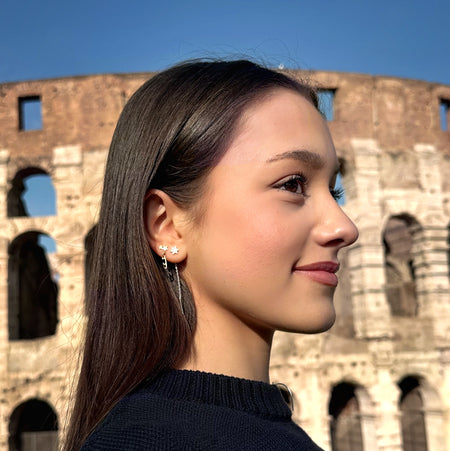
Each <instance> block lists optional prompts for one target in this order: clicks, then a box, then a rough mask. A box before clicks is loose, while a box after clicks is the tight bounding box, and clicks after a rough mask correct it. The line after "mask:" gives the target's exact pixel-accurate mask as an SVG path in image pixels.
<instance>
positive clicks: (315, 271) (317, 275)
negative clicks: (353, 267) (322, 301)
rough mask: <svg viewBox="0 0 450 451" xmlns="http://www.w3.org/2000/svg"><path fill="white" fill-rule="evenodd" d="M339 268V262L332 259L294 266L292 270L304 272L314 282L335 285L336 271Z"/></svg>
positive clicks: (336, 280) (336, 282) (336, 279)
mask: <svg viewBox="0 0 450 451" xmlns="http://www.w3.org/2000/svg"><path fill="white" fill-rule="evenodd" d="M338 269H339V263H336V262H332V261H324V262H316V263H311V264H309V265H303V266H296V267H295V268H294V272H298V273H301V274H304V275H305V276H307V277H309V278H310V279H312V280H314V281H315V282H319V283H321V284H323V285H328V286H331V287H335V286H337V284H338V278H337V276H336V274H335V273H336V272H337V271H338Z"/></svg>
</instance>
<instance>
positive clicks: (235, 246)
mask: <svg viewBox="0 0 450 451" xmlns="http://www.w3.org/2000/svg"><path fill="white" fill-rule="evenodd" d="M283 215H284V213H283V212H282V211H281V210H279V209H276V208H272V207H270V206H269V208H268V206H267V205H257V204H256V203H255V202H243V201H242V199H241V200H238V201H236V200H234V199H233V200H230V202H227V203H223V204H222V205H221V208H217V209H216V210H215V211H214V214H212V215H211V216H210V217H209V220H208V221H207V223H206V224H205V229H204V238H205V240H206V241H208V243H209V244H208V247H209V248H211V249H212V248H214V250H215V251H214V252H215V255H214V256H212V261H210V264H212V265H214V266H215V265H218V266H219V268H220V271H221V272H222V273H225V275H226V276H229V277H232V278H233V279H234V280H236V279H237V280H239V279H243V278H245V279H247V280H251V279H255V280H260V278H261V277H272V276H273V277H274V276H275V275H276V274H275V273H274V271H275V268H277V267H282V268H283V267H286V268H289V269H290V268H291V267H292V264H293V263H294V261H295V256H296V255H297V251H298V243H295V240H298V230H297V231H296V230H295V227H293V226H292V220H291V221H289V220H286V218H285V217H283ZM295 232H297V233H295Z"/></svg>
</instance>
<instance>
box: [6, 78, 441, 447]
mask: <svg viewBox="0 0 450 451" xmlns="http://www.w3.org/2000/svg"><path fill="white" fill-rule="evenodd" d="M293 75H295V76H301V77H306V78H311V79H312V80H314V82H315V83H317V84H318V85H319V86H321V87H323V88H328V89H335V90H336V91H335V99H334V120H333V121H332V122H330V123H329V126H330V129H331V132H332V135H333V138H334V141H335V145H336V148H337V151H338V154H339V157H340V158H341V159H342V160H343V162H344V169H345V171H343V183H344V186H345V188H346V193H347V203H346V205H345V206H344V209H345V210H346V211H347V213H348V214H349V216H350V217H352V218H353V219H354V220H355V222H356V223H357V225H358V227H359V229H360V239H359V240H358V242H357V243H356V244H355V245H353V246H352V247H351V248H350V249H348V250H346V251H345V252H343V255H342V258H341V260H342V269H341V276H340V279H341V283H340V285H339V287H338V290H337V293H336V299H335V303H336V309H337V312H338V319H337V321H336V324H335V326H334V327H333V328H332V329H331V331H329V332H328V333H325V334H321V335H317V336H297V335H288V334H278V335H277V338H276V340H275V344H274V353H273V360H272V379H273V380H274V381H282V382H284V383H286V384H287V385H289V386H290V388H291V389H292V391H293V392H294V397H295V401H296V408H295V411H294V417H295V418H296V420H297V421H298V422H299V423H300V424H301V425H302V426H304V428H305V429H306V430H307V431H308V432H309V433H310V434H311V435H312V436H313V438H314V439H315V440H316V441H317V442H318V443H319V444H320V445H321V446H323V447H324V449H330V440H331V439H330V426H329V424H330V423H329V420H330V415H329V410H328V409H329V407H328V406H329V403H330V397H331V393H332V390H333V387H335V386H336V385H337V384H340V383H342V382H346V383H349V384H353V385H354V386H355V393H356V397H357V400H358V405H359V412H360V416H361V425H362V426H361V428H362V436H363V441H364V449H366V450H369V451H376V450H383V451H400V450H401V449H402V435H401V426H400V423H401V421H400V420H401V412H400V409H399V400H400V396H401V391H400V388H399V385H398V384H399V382H400V381H401V380H403V379H404V378H405V377H407V376H413V377H416V378H417V379H418V380H420V381H421V384H420V393H421V396H422V398H423V402H424V407H423V409H424V416H425V426H426V431H427V440H428V448H429V450H438V451H441V450H442V451H444V450H446V449H450V300H449V262H448V257H449V251H448V247H449V245H448V240H449V223H450V181H449V177H448V174H450V132H449V131H443V130H441V126H440V119H439V102H440V99H450V86H445V85H438V84H432V83H426V82H421V81H414V80H405V79H396V78H390V77H372V76H368V75H357V74H340V73H333V72H311V73H300V72H293ZM149 76H151V74H135V75H98V76H88V77H76V78H65V79H56V80H43V81H31V82H21V83H8V84H4V85H0V355H1V359H0V450H3V449H5V450H6V449H7V443H8V435H9V425H10V419H11V416H12V414H13V412H14V410H15V408H16V407H17V406H19V405H20V404H21V403H23V402H25V401H27V400H30V399H39V400H43V401H46V402H47V403H48V404H49V405H50V406H51V407H52V408H53V410H54V411H55V412H56V414H57V416H58V422H59V428H60V429H61V428H62V426H63V425H64V422H65V419H66V411H67V407H68V400H69V395H70V382H69V380H68V374H70V373H71V372H72V371H73V370H74V368H75V367H76V364H77V356H78V349H79V343H80V339H81V332H82V329H83V324H84V320H85V318H84V314H83V290H84V280H83V279H84V259H85V245H84V240H85V237H86V235H87V234H88V233H89V231H90V230H91V228H92V227H93V226H94V225H95V222H96V217H97V213H98V203H99V198H100V195H101V189H102V175H103V170H104V163H105V159H106V154H107V148H108V145H109V142H110V140H111V136H112V133H113V129H114V124H115V122H116V120H117V118H118V115H119V113H120V110H121V108H122V107H123V105H124V103H125V101H126V100H127V98H129V96H130V95H131V94H132V92H134V91H135V90H136V88H137V87H138V86H139V85H140V84H142V82H143V81H144V80H145V79H147V78H148V77H149ZM31 95H39V96H40V97H41V101H42V119H43V128H42V130H36V131H19V129H18V127H19V125H18V124H19V117H18V98H19V97H21V96H31ZM448 120H449V122H450V118H448ZM27 167H38V168H40V169H42V170H44V171H45V172H47V173H48V174H49V175H50V176H51V177H52V181H53V184H54V187H55V190H56V194H57V214H56V216H52V217H18V218H8V217H7V214H6V198H7V193H8V191H9V190H10V188H11V181H12V180H13V179H14V177H15V175H16V173H17V172H18V171H19V170H21V169H24V168H27ZM391 217H400V218H407V219H408V221H409V222H410V223H411V224H412V225H411V227H410V229H409V230H410V232H411V236H412V238H411V239H412V257H411V258H412V265H413V267H414V277H415V290H416V291H415V293H416V294H415V296H416V302H417V312H416V314H415V315H414V316H412V317H407V316H395V315H393V314H392V311H391V307H390V305H389V302H388V298H387V296H386V290H385V288H386V267H385V264H386V256H385V248H384V245H383V234H384V231H385V226H386V224H387V222H388V220H389V218H391ZM32 230H34V231H39V232H42V233H45V234H48V235H49V236H51V237H52V238H54V239H55V241H56V243H57V250H56V254H55V255H54V256H53V257H52V262H53V265H54V266H56V268H57V271H58V273H59V281H58V284H59V295H58V311H59V323H58V328H57V332H56V334H55V335H53V336H49V337H45V338H38V339H34V340H10V339H9V338H8V289H7V285H8V258H9V257H8V246H9V245H10V244H11V243H12V241H13V240H14V239H15V238H16V237H18V236H19V235H21V234H22V233H25V232H28V231H32Z"/></svg>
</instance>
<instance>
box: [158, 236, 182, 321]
mask: <svg viewBox="0 0 450 451" xmlns="http://www.w3.org/2000/svg"><path fill="white" fill-rule="evenodd" d="M159 249H160V250H162V251H163V254H162V257H161V258H162V265H163V268H164V269H165V270H166V271H167V275H168V276H169V279H170V280H171V281H173V275H172V273H171V272H170V271H169V268H168V265H167V258H166V252H167V250H168V249H169V247H168V246H166V245H165V244H161V245H160V246H159ZM178 251H179V249H178V248H177V247H176V246H171V248H170V253H171V254H172V255H175V254H178ZM174 266H175V276H176V278H177V290H178V302H179V303H180V308H181V312H182V313H183V315H184V308H183V302H182V299H181V280H180V274H179V272H178V265H177V264H176V263H175V264H174Z"/></svg>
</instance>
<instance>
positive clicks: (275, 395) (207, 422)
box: [81, 370, 320, 451]
mask: <svg viewBox="0 0 450 451" xmlns="http://www.w3.org/2000/svg"><path fill="white" fill-rule="evenodd" d="M81 449H82V451H93V450H96V451H100V450H117V451H133V450H208V451H209V450H223V451H225V450H226V451H234V450H236V451H237V450H244V451H245V450H254V451H262V450H274V451H275V450H277V451H278V450H280V451H281V450H297V451H299V450H300V451H301V450H305V451H319V450H320V448H319V447H318V446H317V445H315V444H314V443H313V442H312V440H311V439H310V438H309V437H308V435H307V434H306V433H305V432H304V431H303V430H302V429H301V428H300V427H299V426H297V425H296V424H295V423H293V422H292V420H291V411H290V409H289V407H288V405H287V404H286V403H285V401H284V400H283V397H282V396H281V393H280V391H279V389H278V388H277V387H276V386H274V385H270V384H266V383H263V382H255V381H250V380H246V379H238V378H235V377H229V376H221V375H216V374H209V373H202V372H198V371H179V370H171V371H169V372H167V373H164V374H163V375H161V376H159V377H158V378H156V380H154V381H145V382H144V383H143V384H141V385H140V386H139V388H138V389H137V390H135V391H133V392H132V393H131V394H129V395H128V396H126V397H125V398H124V399H122V400H121V401H120V402H119V403H118V404H117V405H116V406H115V407H114V408H113V409H112V411H111V412H110V413H109V414H108V416H107V417H106V418H105V420H104V421H103V422H102V423H101V424H100V426H99V427H98V428H97V429H96V430H95V431H94V432H93V433H92V434H91V436H90V437H89V438H88V439H87V441H86V442H85V443H84V445H83V447H82V448H81Z"/></svg>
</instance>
